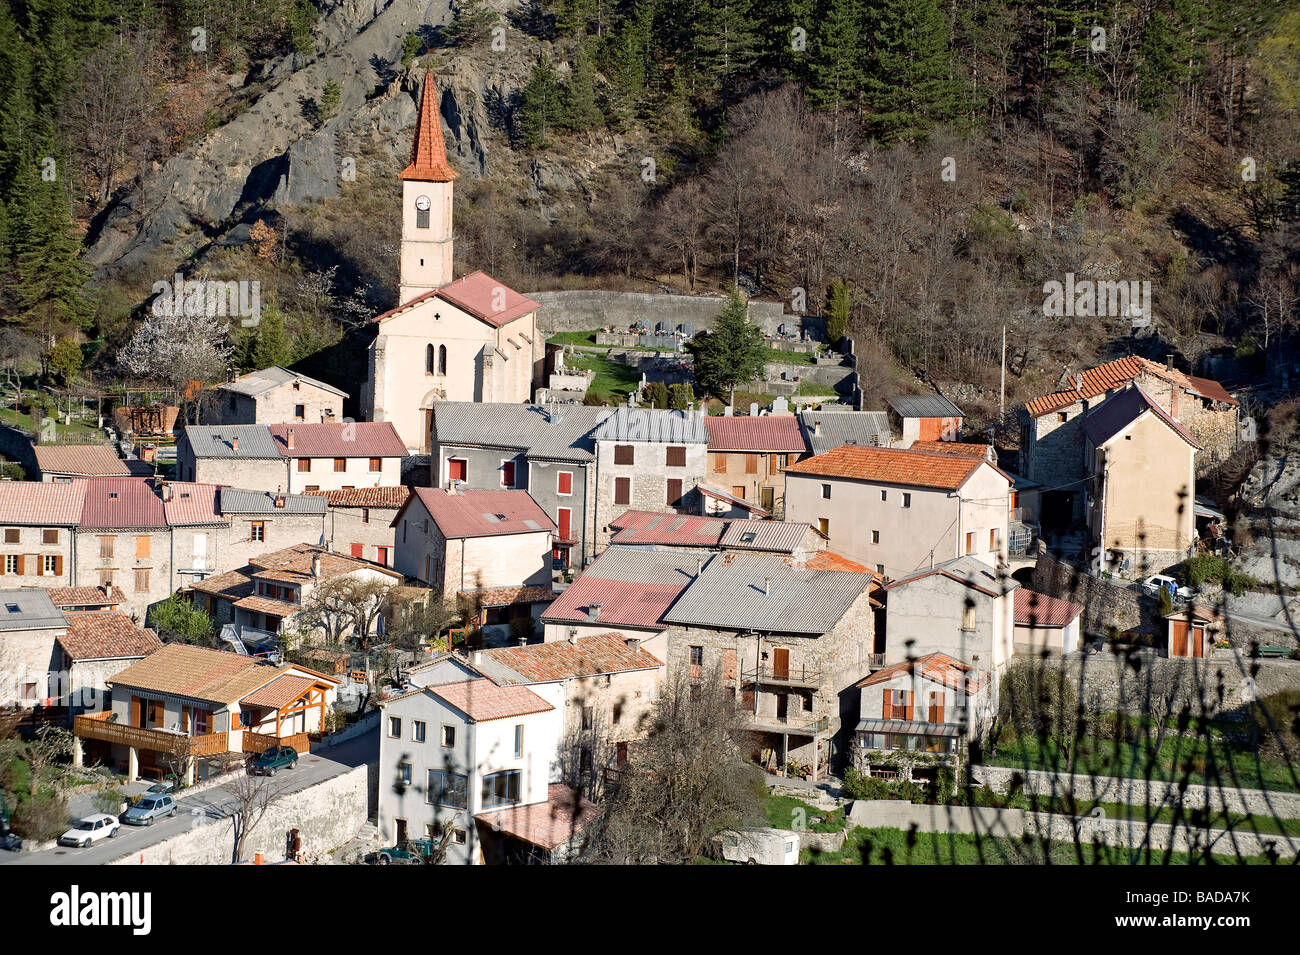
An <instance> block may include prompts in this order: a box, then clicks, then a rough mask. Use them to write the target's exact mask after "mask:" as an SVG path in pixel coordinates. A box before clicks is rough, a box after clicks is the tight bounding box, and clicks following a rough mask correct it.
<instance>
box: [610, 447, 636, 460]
mask: <svg viewBox="0 0 1300 955" xmlns="http://www.w3.org/2000/svg"><path fill="white" fill-rule="evenodd" d="M614 463H615V464H635V463H636V449H635V448H634V447H633V446H632V445H630V444H616V445H614Z"/></svg>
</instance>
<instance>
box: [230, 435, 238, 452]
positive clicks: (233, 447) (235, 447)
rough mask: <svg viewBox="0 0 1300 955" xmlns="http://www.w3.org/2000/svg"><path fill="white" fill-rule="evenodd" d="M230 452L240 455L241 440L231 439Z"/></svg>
mask: <svg viewBox="0 0 1300 955" xmlns="http://www.w3.org/2000/svg"><path fill="white" fill-rule="evenodd" d="M230 450H231V451H234V452H235V453H236V454H238V453H239V439H238V438H231V439H230Z"/></svg>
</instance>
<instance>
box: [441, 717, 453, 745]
mask: <svg viewBox="0 0 1300 955" xmlns="http://www.w3.org/2000/svg"><path fill="white" fill-rule="evenodd" d="M442 745H443V746H446V747H448V748H450V747H452V746H455V745H456V727H455V726H454V725H452V724H451V723H443V724H442Z"/></svg>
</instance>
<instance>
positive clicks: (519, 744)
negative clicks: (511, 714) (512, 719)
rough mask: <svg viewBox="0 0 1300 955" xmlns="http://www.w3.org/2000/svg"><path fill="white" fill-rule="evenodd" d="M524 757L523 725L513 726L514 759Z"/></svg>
mask: <svg viewBox="0 0 1300 955" xmlns="http://www.w3.org/2000/svg"><path fill="white" fill-rule="evenodd" d="M523 756H524V724H523V723H516V724H515V759H523Z"/></svg>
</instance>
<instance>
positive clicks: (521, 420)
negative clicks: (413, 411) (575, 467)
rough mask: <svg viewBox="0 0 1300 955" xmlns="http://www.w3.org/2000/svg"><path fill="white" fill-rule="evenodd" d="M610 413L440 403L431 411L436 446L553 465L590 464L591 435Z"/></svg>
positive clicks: (579, 408) (576, 407)
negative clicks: (517, 455) (497, 451)
mask: <svg viewBox="0 0 1300 955" xmlns="http://www.w3.org/2000/svg"><path fill="white" fill-rule="evenodd" d="M611 413H612V412H611V411H610V410H609V409H608V408H589V407H587V406H585V405H556V406H555V407H553V408H548V407H544V406H541V405H520V404H508V403H505V402H476V401H440V402H438V403H436V404H435V405H434V406H433V428H434V434H435V435H436V437H437V440H438V443H439V444H443V445H451V446H464V447H481V448H503V449H507V450H511V451H523V452H526V453H527V454H528V455H529V456H530V457H537V458H544V459H547V460H555V461H590V460H592V459H593V457H594V455H593V453H592V452H593V451H594V449H595V443H594V442H593V441H592V438H591V432H592V431H593V430H594V429H595V428H596V426H597V425H598V424H600V422H601V421H603V420H604V419H605V418H607V417H609V415H610V414H611Z"/></svg>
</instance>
